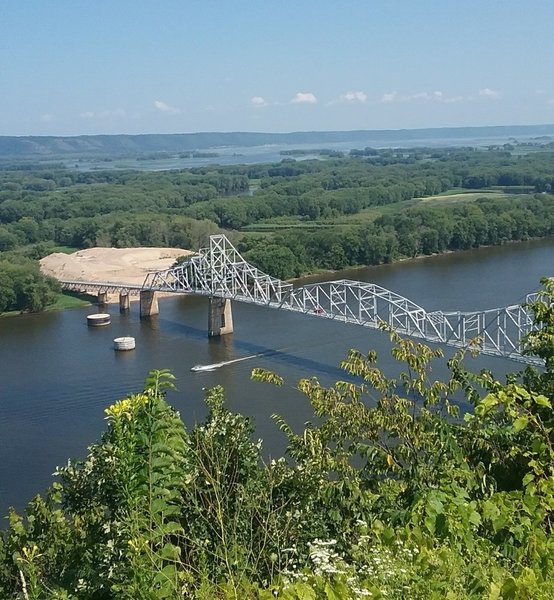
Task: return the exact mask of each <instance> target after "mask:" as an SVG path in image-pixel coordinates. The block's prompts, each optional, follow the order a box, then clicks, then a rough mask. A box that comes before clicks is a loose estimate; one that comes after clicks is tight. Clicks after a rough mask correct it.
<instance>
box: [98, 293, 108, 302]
mask: <svg viewBox="0 0 554 600" xmlns="http://www.w3.org/2000/svg"><path fill="white" fill-rule="evenodd" d="M98 304H108V292H98Z"/></svg>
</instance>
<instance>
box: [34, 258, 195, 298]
mask: <svg viewBox="0 0 554 600" xmlns="http://www.w3.org/2000/svg"><path fill="white" fill-rule="evenodd" d="M189 254H193V253H192V252H191V251H190V250H183V249H182V248H88V249H87V250H78V251H77V252H74V253H73V254H63V253H62V252H55V253H54V254H50V255H49V256H45V257H44V258H43V259H41V261H40V270H41V271H42V272H43V273H44V274H45V275H50V276H51V277H54V278H55V279H63V280H69V281H102V282H112V283H118V284H121V283H129V284H131V283H132V284H141V283H142V282H143V281H144V278H145V277H146V275H147V274H148V273H150V272H151V271H162V270H164V269H168V268H169V267H171V265H172V264H173V263H174V262H175V260H176V259H177V258H178V257H179V256H188V255H189ZM114 299H115V298H114Z"/></svg>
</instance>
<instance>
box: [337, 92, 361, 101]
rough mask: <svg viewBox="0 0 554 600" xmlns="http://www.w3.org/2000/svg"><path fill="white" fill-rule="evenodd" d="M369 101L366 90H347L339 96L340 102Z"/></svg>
mask: <svg viewBox="0 0 554 600" xmlns="http://www.w3.org/2000/svg"><path fill="white" fill-rule="evenodd" d="M366 101H367V94H366V93H365V92H361V91H359V92H346V93H345V94H341V95H340V96H339V102H343V103H346V104H352V103H354V102H361V103H362V104H363V103H364V102H366Z"/></svg>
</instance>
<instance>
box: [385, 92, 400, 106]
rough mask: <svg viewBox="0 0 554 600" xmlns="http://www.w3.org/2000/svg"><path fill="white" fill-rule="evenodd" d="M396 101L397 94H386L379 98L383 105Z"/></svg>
mask: <svg viewBox="0 0 554 600" xmlns="http://www.w3.org/2000/svg"><path fill="white" fill-rule="evenodd" d="M398 99H399V98H398V92H386V93H385V94H383V96H382V97H381V102H383V103H384V104H390V103H391V102H397V101H398Z"/></svg>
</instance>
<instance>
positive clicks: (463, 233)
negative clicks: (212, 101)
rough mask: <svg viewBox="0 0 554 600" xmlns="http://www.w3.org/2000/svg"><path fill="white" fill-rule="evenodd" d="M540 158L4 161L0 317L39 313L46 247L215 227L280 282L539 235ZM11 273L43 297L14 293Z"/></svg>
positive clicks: (428, 152)
mask: <svg viewBox="0 0 554 600" xmlns="http://www.w3.org/2000/svg"><path fill="white" fill-rule="evenodd" d="M553 158H554V153H553V152H552V149H551V148H550V147H549V146H544V147H541V148H540V151H539V149H538V148H536V147H526V146H523V147H522V146H516V147H514V146H507V147H503V148H491V149H488V150H476V149H472V148H450V149H441V150H437V149H426V148H417V149H404V150H402V149H400V150H398V149H397V150H375V149H372V148H366V149H364V150H357V151H352V152H351V153H350V154H349V155H340V154H339V155H337V153H335V152H328V153H325V152H321V154H320V159H313V160H295V159H293V158H290V157H287V158H285V159H283V160H282V161H281V162H279V163H275V164H259V165H236V166H226V167H221V166H217V165H213V166H209V167H202V168H196V169H189V170H175V171H162V172H139V171H116V170H111V171H101V170H98V171H91V172H79V171H74V170H70V169H67V168H63V167H62V166H60V165H55V164H52V165H50V166H49V168H48V169H45V168H44V167H42V168H41V167H39V166H38V165H36V164H33V163H25V162H22V163H19V164H17V165H13V164H12V165H9V166H5V168H4V169H0V311H5V310H40V309H41V308H43V307H44V306H45V305H47V304H48V301H49V299H50V295H49V294H50V292H51V293H55V291H56V290H55V285H54V283H53V282H51V281H49V280H48V279H46V278H43V277H42V276H41V275H40V274H39V273H38V271H37V269H36V260H37V259H39V258H41V257H42V256H44V255H46V254H48V253H50V252H52V251H54V250H58V251H71V250H73V249H79V248H88V247H92V246H115V247H130V246H131V247H132V246H179V247H187V248H192V249H196V248H198V247H200V246H201V245H203V244H204V243H205V242H206V240H207V238H208V236H209V235H210V234H212V233H215V232H217V231H220V230H225V231H226V232H227V234H228V235H229V236H230V237H231V238H232V240H233V241H234V242H235V243H236V244H238V247H239V248H240V250H241V252H243V253H244V255H245V256H246V258H247V259H248V260H250V261H251V262H253V263H255V264H256V265H257V266H259V267H260V268H262V269H263V270H266V271H267V272H269V273H270V274H272V275H275V276H278V277H281V278H290V277H294V276H298V275H301V274H304V273H308V272H313V271H317V270H322V269H341V268H344V267H347V266H351V265H372V264H379V263H383V262H392V261H395V260H398V259H401V258H410V257H414V256H417V255H420V254H423V255H425V254H434V253H440V252H445V251H449V250H464V249H468V248H476V247H479V246H482V245H490V244H502V243H505V242H508V241H516V240H527V239H530V238H536V237H544V236H550V235H552V234H553V233H554V200H553V196H552V191H553V188H554V162H553ZM15 267H17V268H15ZM18 273H20V274H24V275H25V277H26V278H27V281H28V283H29V285H30V286H35V287H36V286H38V287H39V288H40V289H42V290H43V291H44V290H47V288H48V290H50V292H48V293H46V291H45V293H39V292H35V291H33V292H32V293H23V292H22V290H21V281H22V277H20V276H19V275H18ZM25 277H23V279H25ZM18 282H19V283H18ZM18 286H19V287H18ZM37 289H38V288H37ZM18 290H19V291H18Z"/></svg>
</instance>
